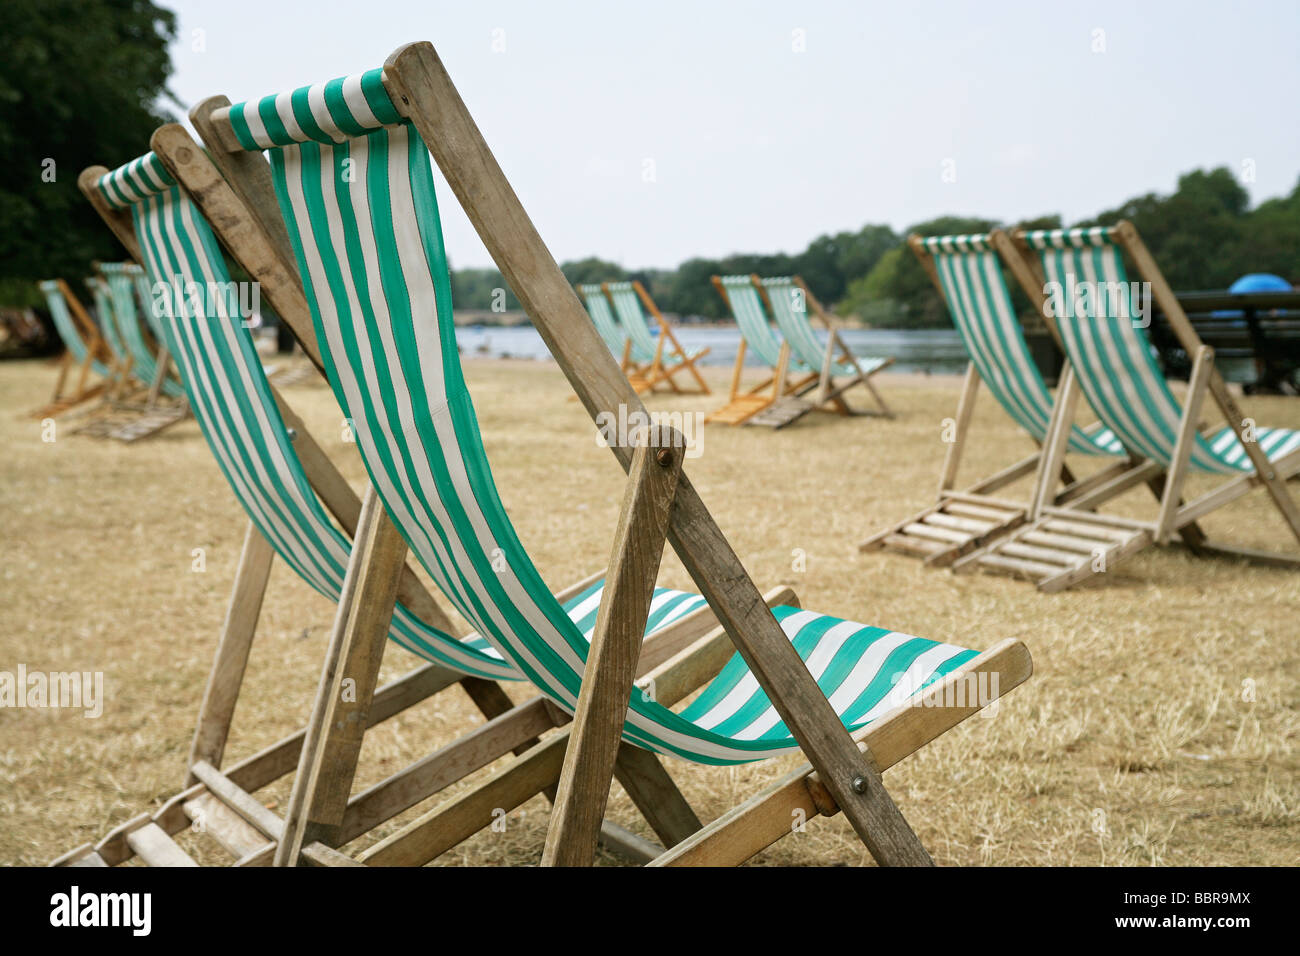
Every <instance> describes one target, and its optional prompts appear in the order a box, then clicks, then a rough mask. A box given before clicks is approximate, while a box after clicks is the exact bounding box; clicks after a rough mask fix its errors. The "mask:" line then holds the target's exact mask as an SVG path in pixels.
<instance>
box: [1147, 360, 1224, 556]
mask: <svg viewBox="0 0 1300 956" xmlns="http://www.w3.org/2000/svg"><path fill="white" fill-rule="evenodd" d="M1213 368H1214V350H1213V349H1212V348H1210V347H1209V346H1206V345H1202V346H1201V347H1200V349H1199V350H1197V353H1196V357H1195V359H1194V360H1193V362H1192V374H1191V375H1190V376H1189V377H1188V380H1187V398H1186V400H1185V401H1184V402H1183V420H1182V422H1181V423H1180V424H1179V428H1178V441H1177V442H1176V443H1175V444H1174V455H1173V460H1172V461H1171V462H1170V463H1169V471H1168V472H1167V473H1166V474H1165V487H1164V491H1163V492H1162V493H1161V495H1160V516H1159V517H1158V518H1157V519H1156V533H1155V539H1156V544H1168V543H1169V539H1170V538H1171V537H1173V533H1174V517H1175V515H1176V514H1177V512H1178V507H1179V505H1181V504H1182V500H1183V499H1182V494H1183V482H1184V481H1186V480H1187V470H1188V463H1189V462H1190V461H1191V458H1192V448H1193V447H1194V446H1195V444H1196V437H1197V435H1198V432H1197V430H1196V425H1197V422H1198V421H1200V418H1201V406H1202V405H1203V404H1205V392H1206V386H1207V385H1208V383H1209V376H1210V372H1211V371H1212V370H1213Z"/></svg>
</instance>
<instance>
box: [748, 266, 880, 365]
mask: <svg viewBox="0 0 1300 956" xmlns="http://www.w3.org/2000/svg"><path fill="white" fill-rule="evenodd" d="M763 287H764V288H765V289H767V298H768V301H769V302H771V303H772V316H773V318H775V319H776V325H777V328H779V329H780V330H781V334H782V335H783V336H785V340H786V341H787V342H789V343H790V351H791V352H792V353H794V355H795V357H797V358H798V359H799V361H801V362H803V364H805V365H807V366H808V367H809V368H812V369H815V370H816V371H821V368H822V362H824V361H825V359H826V343H825V342H822V341H821V340H820V339H819V338H817V333H816V332H814V331H813V327H812V323H810V322H809V321H808V304H807V303H806V302H805V301H804V293H803V290H802V289H800V288H799V287H798V286H797V285H795V282H794V279H792V278H790V277H789V276H777V277H774V278H770V279H764V280H763ZM855 358H857V361H858V365H859V367H861V369H862V373H863V374H864V375H870V374H871V373H872V372H874V371H875V370H876V369H878V368H881V367H883V366H885V365H888V364H889V360H888V359H884V358H867V357H859V356H855ZM831 374H832V375H854V376H856V375H857V374H858V370H857V369H855V368H854V367H853V366H852V365H849V364H847V363H844V362H834V363H832V364H831Z"/></svg>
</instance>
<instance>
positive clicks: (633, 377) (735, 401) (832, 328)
mask: <svg viewBox="0 0 1300 956" xmlns="http://www.w3.org/2000/svg"><path fill="white" fill-rule="evenodd" d="M713 285H714V287H715V288H716V289H717V291H718V293H719V295H721V296H722V299H723V301H724V302H725V303H726V304H727V308H728V309H729V310H730V312H731V315H732V318H733V319H734V320H735V322H736V327H737V329H739V331H740V346H739V348H738V350H737V352H736V361H735V366H734V368H733V370H732V375H731V388H730V392H729V394H728V396H727V402H726V404H725V405H723V406H721V407H720V408H718V409H716V410H715V411H713V412H712V413H710V414H709V415H708V416H707V417H706V418H705V422H720V423H722V424H727V425H745V424H748V425H765V426H768V427H770V428H784V427H785V426H786V425H790V424H792V423H793V422H795V421H797V420H798V419H800V418H801V417H803V416H804V415H805V414H806V413H808V412H810V411H812V410H814V409H825V410H830V411H834V412H838V413H839V414H841V415H851V414H855V409H854V408H853V407H852V406H850V404H849V403H848V401H847V400H846V398H845V393H846V392H848V391H849V390H850V389H852V388H854V387H856V386H859V385H860V386H862V387H863V388H864V389H865V390H866V391H867V392H869V393H870V395H871V397H872V399H874V401H875V404H876V406H877V409H878V411H877V412H876V414H881V415H884V416H886V417H892V414H893V413H892V412H891V411H890V409H889V406H888V405H887V404H885V400H884V398H882V397H881V395H880V393H879V392H878V391H877V390H876V387H875V385H874V384H873V383H872V382H871V376H873V375H875V374H876V373H877V372H879V371H881V370H882V369H885V368H887V367H889V365H891V364H892V363H893V359H892V358H866V357H859V356H856V355H854V354H853V352H851V351H850V350H849V348H848V346H847V345H845V343H844V340H843V338H842V337H841V336H840V335H839V332H838V331H837V323H836V321H835V320H834V318H833V317H832V316H831V315H830V313H828V312H827V311H826V310H825V309H824V308H823V307H822V304H821V303H820V302H819V301H817V298H816V296H814V295H813V294H812V292H811V290H809V288H808V287H807V285H806V284H805V283H804V281H803V280H802V279H800V278H799V277H798V276H794V277H774V278H760V277H759V276H756V275H755V276H714V277H713ZM577 288H578V294H579V295H580V296H581V297H582V300H583V302H584V303H585V305H586V306H587V314H588V315H589V316H590V317H591V321H592V324H593V325H594V326H595V327H596V331H597V332H599V333H600V337H601V338H602V339H603V340H604V342H605V344H606V345H607V346H608V347H609V350H610V351H611V352H612V353H613V354H614V355H615V356H617V357H619V359H620V361H621V365H620V367H621V368H622V370H623V373H624V374H625V375H627V377H628V380H629V381H630V382H631V383H632V387H633V388H634V389H635V390H636V391H637V393H638V394H640V393H644V392H652V391H655V390H656V389H657V387H658V386H660V385H661V384H666V385H667V386H668V387H669V388H671V389H672V390H673V391H675V392H678V393H681V392H682V391H683V389H682V388H681V387H680V386H678V385H677V384H676V382H675V381H674V376H676V375H677V374H678V373H679V372H685V371H688V370H689V371H690V372H691V373H692V374H693V375H694V376H695V380H696V382H697V383H698V385H699V388H698V389H697V391H698V392H701V393H704V394H707V393H708V392H709V388H708V385H707V384H705V382H704V379H703V378H702V377H701V376H700V374H699V372H698V371H697V370H696V368H695V364H694V363H695V361H696V360H697V359H699V358H702V357H703V356H704V355H705V354H706V353H707V352H708V351H709V350H708V349H702V350H700V351H698V352H696V353H695V354H693V355H688V354H687V353H686V351H685V350H684V349H683V348H682V346H681V343H680V342H678V340H677V336H676V335H674V334H673V331H672V327H671V326H670V325H669V324H668V322H667V321H666V320H665V319H664V317H663V313H662V312H660V311H659V308H658V307H657V306H656V305H655V303H654V300H653V299H651V297H650V294H649V293H648V292H647V291H646V290H645V287H644V286H643V285H642V284H641V283H640V282H636V281H633V282H603V283H600V284H594V283H592V284H579V285H578V287H577ZM643 309H644V311H643ZM810 314H811V315H812V316H814V317H815V318H816V319H817V320H818V322H819V323H820V324H821V325H822V327H823V328H824V329H825V331H826V341H825V343H823V342H822V341H821V340H819V338H818V337H817V333H816V332H815V331H814V329H813V326H812V323H811V322H810V319H809V315H810ZM647 315H648V316H651V317H653V319H654V323H655V325H657V326H658V328H659V334H658V337H657V338H655V337H652V335H651V332H650V325H649V323H648V321H647V318H646V317H647ZM750 353H752V355H753V357H754V358H756V359H757V360H758V362H759V363H760V364H761V365H763V366H765V367H766V368H767V369H768V372H767V375H766V377H765V378H763V379H762V381H760V382H759V383H758V384H757V385H754V386H752V387H750V388H748V389H742V380H743V375H744V370H745V365H746V359H747V356H748V355H749V354H750Z"/></svg>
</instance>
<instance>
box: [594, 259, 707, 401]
mask: <svg viewBox="0 0 1300 956" xmlns="http://www.w3.org/2000/svg"><path fill="white" fill-rule="evenodd" d="M600 287H601V289H603V290H604V292H605V295H607V296H608V297H609V302H610V305H612V306H613V307H614V315H615V316H616V317H617V318H618V322H619V325H620V326H621V327H622V329H623V332H624V334H625V335H626V336H627V340H628V343H629V350H628V354H629V356H630V358H631V360H632V361H633V362H635V363H637V365H638V366H639V368H640V370H641V375H642V376H643V378H644V379H645V382H646V383H647V384H646V386H645V388H643V389H641V391H645V390H647V389H649V390H653V389H654V388H655V386H657V385H659V384H661V383H662V384H665V385H667V386H668V387H669V388H670V389H672V390H673V391H674V392H677V393H679V394H699V395H708V394H709V386H708V383H707V382H705V381H704V376H702V375H701V374H700V371H699V369H697V368H696V367H695V363H696V362H697V361H699V360H700V359H702V358H704V356H706V355H708V354H709V350H708V349H707V348H703V349H700V350H699V351H697V352H695V353H694V354H687V352H686V350H685V349H684V348H682V343H681V342H679V341H677V335H676V333H675V332H673V328H672V326H671V325H669V324H668V320H667V319H665V318H664V317H663V313H661V312H660V311H659V307H658V306H657V305H655V303H654V300H653V299H651V298H650V293H649V292H647V291H646V290H645V286H643V285H642V284H641V283H640V282H637V281H632V282H602V283H601V286H600ZM647 315H649V318H647ZM651 319H653V320H654V324H655V325H657V326H658V328H659V334H658V335H652V334H651V331H650V329H651ZM682 372H690V374H691V376H692V377H693V378H694V379H695V382H696V386H697V387H695V388H683V387H682V386H681V385H679V384H678V383H677V375H679V374H680V373H682Z"/></svg>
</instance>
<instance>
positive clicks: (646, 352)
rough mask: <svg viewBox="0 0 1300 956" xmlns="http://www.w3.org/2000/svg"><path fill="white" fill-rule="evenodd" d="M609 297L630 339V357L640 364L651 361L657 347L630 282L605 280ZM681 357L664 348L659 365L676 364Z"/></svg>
mask: <svg viewBox="0 0 1300 956" xmlns="http://www.w3.org/2000/svg"><path fill="white" fill-rule="evenodd" d="M605 288H606V289H608V290H609V299H610V301H611V302H613V303H614V312H615V313H617V315H618V321H619V324H620V325H621V326H622V327H623V331H624V332H626V333H627V337H628V338H630V339H631V340H632V358H633V359H634V360H636V361H637V362H640V363H641V364H643V365H644V364H645V363H646V362H653V361H654V357H655V349H656V348H657V347H658V344H659V343H658V341H657V340H656V336H654V335H651V334H650V320H649V319H647V318H646V314H645V310H644V309H642V308H641V299H640V297H639V296H638V295H637V294H636V288H635V287H634V286H633V285H632V283H631V282H606V283H605ZM680 361H681V357H680V356H679V355H677V353H676V352H673V351H671V350H670V349H667V348H665V349H664V351H663V354H662V355H661V356H660V357H659V364H660V365H676V364H677V363H678V362H680Z"/></svg>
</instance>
